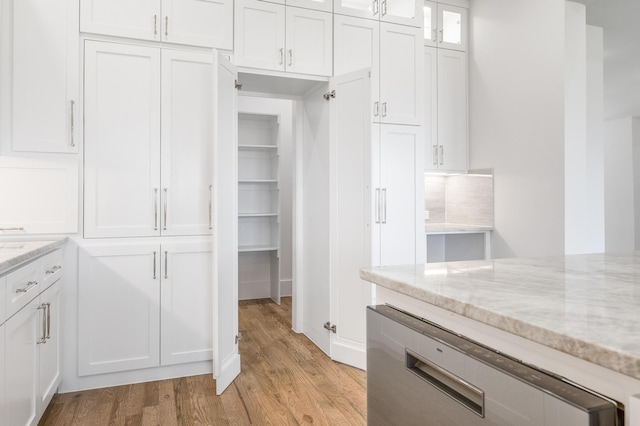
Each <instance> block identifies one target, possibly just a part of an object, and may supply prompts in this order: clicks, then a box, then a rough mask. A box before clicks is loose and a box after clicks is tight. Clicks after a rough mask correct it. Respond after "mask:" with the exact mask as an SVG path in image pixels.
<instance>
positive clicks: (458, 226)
mask: <svg viewBox="0 0 640 426" xmlns="http://www.w3.org/2000/svg"><path fill="white" fill-rule="evenodd" d="M424 231H425V233H427V234H455V233H473V232H487V231H493V226H482V225H466V224H463V223H425V225H424Z"/></svg>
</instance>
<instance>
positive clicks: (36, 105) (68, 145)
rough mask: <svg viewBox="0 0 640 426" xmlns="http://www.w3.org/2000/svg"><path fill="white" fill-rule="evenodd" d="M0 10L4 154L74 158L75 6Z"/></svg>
mask: <svg viewBox="0 0 640 426" xmlns="http://www.w3.org/2000/svg"><path fill="white" fill-rule="evenodd" d="M0 7H2V9H3V10H2V19H1V21H0V35H1V36H2V40H3V42H4V43H5V44H4V45H3V46H2V52H1V55H2V56H1V61H0V63H1V64H2V65H1V67H0V75H1V76H2V79H1V81H0V83H1V84H0V112H1V114H0V128H1V129H2V130H1V131H0V132H1V133H0V136H1V140H2V148H3V149H2V150H3V152H4V153H16V152H48V153H76V152H77V150H78V146H77V145H78V126H77V124H78V121H79V111H78V107H77V101H78V90H79V83H78V71H77V70H78V32H77V28H78V2H77V1H75V2H74V1H73V0H51V1H41V0H5V1H3V2H2V4H1V5H0ZM5 41H6V42H5ZM5 47H6V48H5Z"/></svg>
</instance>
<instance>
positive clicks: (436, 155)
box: [431, 145, 438, 166]
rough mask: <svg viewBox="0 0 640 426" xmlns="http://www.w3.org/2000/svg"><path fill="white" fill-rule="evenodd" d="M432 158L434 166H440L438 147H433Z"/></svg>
mask: <svg viewBox="0 0 640 426" xmlns="http://www.w3.org/2000/svg"><path fill="white" fill-rule="evenodd" d="M431 156H432V157H433V165H434V166H437V165H438V145H434V146H433V152H432V153H431Z"/></svg>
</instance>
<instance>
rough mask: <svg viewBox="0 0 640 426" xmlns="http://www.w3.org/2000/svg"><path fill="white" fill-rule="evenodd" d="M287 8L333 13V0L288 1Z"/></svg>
mask: <svg viewBox="0 0 640 426" xmlns="http://www.w3.org/2000/svg"><path fill="white" fill-rule="evenodd" d="M286 3H287V6H295V7H302V8H304V9H313V10H320V11H323V12H329V13H331V12H333V0H287V1H286Z"/></svg>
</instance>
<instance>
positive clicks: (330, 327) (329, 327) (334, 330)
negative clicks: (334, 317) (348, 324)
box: [324, 321, 336, 333]
mask: <svg viewBox="0 0 640 426" xmlns="http://www.w3.org/2000/svg"><path fill="white" fill-rule="evenodd" d="M324 328H326V329H327V330H329V331H333V332H334V333H336V325H335V324H333V325H331V323H330V322H329V321H327V322H325V323H324Z"/></svg>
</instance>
